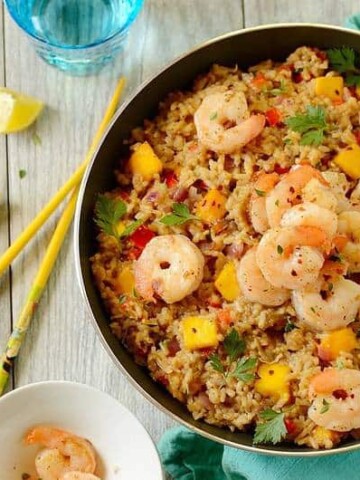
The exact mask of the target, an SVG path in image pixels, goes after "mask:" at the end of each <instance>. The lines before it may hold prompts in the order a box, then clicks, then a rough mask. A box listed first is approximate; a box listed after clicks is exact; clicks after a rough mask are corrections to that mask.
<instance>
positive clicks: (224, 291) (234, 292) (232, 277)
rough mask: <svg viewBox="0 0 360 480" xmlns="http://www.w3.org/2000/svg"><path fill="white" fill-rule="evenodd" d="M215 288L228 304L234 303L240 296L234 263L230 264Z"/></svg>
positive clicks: (222, 271) (218, 277) (224, 268)
mask: <svg viewBox="0 0 360 480" xmlns="http://www.w3.org/2000/svg"><path fill="white" fill-rule="evenodd" d="M215 287H216V288H217V290H218V291H219V292H220V293H221V295H222V296H223V297H224V298H225V300H227V301H228V302H233V301H234V300H236V298H237V297H238V296H239V295H240V288H239V284H238V281H237V276H236V268H235V265H234V262H228V263H226V264H225V265H224V267H223V269H222V270H221V272H220V273H219V275H218V276H217V278H216V280H215Z"/></svg>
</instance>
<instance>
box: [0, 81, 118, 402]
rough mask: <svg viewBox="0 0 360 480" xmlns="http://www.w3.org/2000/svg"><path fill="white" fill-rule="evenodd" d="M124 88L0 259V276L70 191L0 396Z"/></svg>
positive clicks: (6, 362) (6, 356)
mask: <svg viewBox="0 0 360 480" xmlns="http://www.w3.org/2000/svg"><path fill="white" fill-rule="evenodd" d="M124 85H125V79H124V78H123V77H122V78H121V79H120V80H119V82H118V84H117V86H116V88H115V91H114V94H113V96H112V99H111V101H110V103H109V105H108V107H107V109H106V112H105V114H104V117H103V119H102V122H101V124H100V126H99V128H98V130H97V132H96V134H95V136H94V139H93V141H92V143H91V146H90V148H89V150H88V153H87V155H86V157H85V160H84V161H83V163H82V164H81V165H80V167H79V168H78V169H77V170H76V171H75V173H74V174H73V175H72V176H71V177H70V178H69V180H68V181H67V182H66V183H65V184H64V185H63V186H62V187H61V188H60V190H59V191H58V192H57V193H56V194H55V195H54V197H53V198H52V199H51V200H50V201H49V203H48V204H47V205H46V206H45V207H44V208H43V209H42V210H41V212H40V213H39V214H38V215H37V216H36V217H35V218H34V220H33V221H32V222H31V223H30V225H29V226H28V227H27V228H26V229H25V230H24V231H23V232H22V233H21V235H20V236H19V237H18V238H17V239H16V240H15V242H14V243H13V244H12V245H11V246H10V247H9V248H8V249H7V251H6V252H5V253H4V254H3V255H2V256H1V257H0V275H1V274H2V273H3V272H4V271H5V270H6V268H7V267H8V266H9V265H10V264H11V262H12V261H13V260H14V258H15V257H16V256H17V255H18V254H19V253H20V252H21V250H22V249H23V248H24V247H25V245H26V244H27V243H28V242H29V240H30V239H31V238H32V237H33V236H34V235H35V233H36V232H37V231H38V230H39V229H40V227H41V226H42V225H43V224H44V223H45V221H46V220H47V219H48V218H49V217H50V216H51V214H52V213H53V212H54V210H55V209H56V208H57V207H58V206H59V205H60V203H61V202H62V201H63V200H64V199H65V197H66V196H67V195H68V194H69V193H70V191H71V190H73V192H72V194H71V197H70V200H69V202H68V203H67V205H66V207H65V209H64V211H63V214H62V215H61V217H60V220H59V222H58V224H57V226H56V229H55V231H54V233H53V236H52V238H51V240H50V243H49V245H48V247H47V250H46V252H45V255H44V258H43V260H42V262H41V264H40V267H39V270H38V273H37V275H36V277H35V279H34V281H33V284H32V287H31V289H30V292H29V294H28V297H27V299H26V301H25V305H24V307H23V309H22V311H21V313H20V316H19V318H18V320H17V322H16V324H15V327H14V330H13V332H12V333H11V335H10V337H9V340H8V342H7V345H6V348H5V352H4V353H3V355H2V356H1V358H0V396H1V395H2V394H3V393H4V389H5V387H6V384H7V381H8V379H9V376H10V373H11V369H12V367H13V365H14V361H15V359H16V357H17V356H18V354H19V351H20V348H21V345H22V343H23V340H24V338H25V335H26V332H27V330H28V328H29V325H30V322H31V319H32V316H33V314H34V312H35V311H36V307H37V305H38V302H39V300H40V297H41V295H42V293H43V291H44V289H45V287H46V284H47V281H48V279H49V276H50V274H51V272H52V269H53V267H54V264H55V262H56V259H57V256H58V254H59V251H60V249H61V246H62V244H63V242H64V240H65V236H66V233H67V231H68V229H69V227H70V225H71V222H72V219H73V217H74V213H75V207H76V200H77V197H78V194H79V188H80V182H81V179H82V177H83V175H84V172H85V169H86V167H87V165H88V164H89V162H90V160H91V158H92V156H93V154H94V153H95V151H96V147H97V146H98V144H99V142H100V140H101V138H102V136H103V134H104V132H105V130H106V127H107V126H108V124H109V122H110V120H111V119H112V117H113V115H114V113H115V111H116V109H117V106H118V104H119V100H120V97H121V94H122V91H123V89H124Z"/></svg>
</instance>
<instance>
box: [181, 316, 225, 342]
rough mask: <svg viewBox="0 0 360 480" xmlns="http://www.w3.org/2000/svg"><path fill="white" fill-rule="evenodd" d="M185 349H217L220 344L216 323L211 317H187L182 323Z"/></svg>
mask: <svg viewBox="0 0 360 480" xmlns="http://www.w3.org/2000/svg"><path fill="white" fill-rule="evenodd" d="M181 330H182V334H183V339H184V345H185V348H187V349H188V350H196V349H198V348H207V347H216V346H217V344H218V338H217V328H216V323H215V321H214V320H213V319H212V318H209V317H186V318H184V319H183V321H182V322H181Z"/></svg>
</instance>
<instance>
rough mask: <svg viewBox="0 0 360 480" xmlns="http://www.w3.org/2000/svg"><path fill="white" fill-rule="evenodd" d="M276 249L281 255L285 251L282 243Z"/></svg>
mask: <svg viewBox="0 0 360 480" xmlns="http://www.w3.org/2000/svg"><path fill="white" fill-rule="evenodd" d="M276 250H277V253H278V254H279V255H281V254H282V253H283V251H284V249H283V247H282V246H281V245H278V246H277V247H276Z"/></svg>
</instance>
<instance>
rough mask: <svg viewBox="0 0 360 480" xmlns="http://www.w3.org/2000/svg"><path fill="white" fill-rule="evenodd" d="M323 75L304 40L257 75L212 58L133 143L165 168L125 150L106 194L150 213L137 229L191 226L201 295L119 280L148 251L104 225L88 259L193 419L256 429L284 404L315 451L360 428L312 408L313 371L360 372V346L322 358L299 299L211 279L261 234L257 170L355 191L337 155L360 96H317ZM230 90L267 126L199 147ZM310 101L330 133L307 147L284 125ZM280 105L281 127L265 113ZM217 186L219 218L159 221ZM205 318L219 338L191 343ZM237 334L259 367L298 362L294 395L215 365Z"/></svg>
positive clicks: (295, 438) (119, 326) (121, 320)
mask: <svg viewBox="0 0 360 480" xmlns="http://www.w3.org/2000/svg"><path fill="white" fill-rule="evenodd" d="M325 75H326V76H328V77H331V76H336V75H337V74H336V72H333V71H331V70H330V69H329V62H328V58H327V55H326V52H323V51H320V50H317V49H314V48H309V47H301V48H298V49H297V50H296V51H295V52H293V53H292V54H291V55H289V57H288V58H287V59H286V61H285V62H283V63H275V62H273V61H271V60H267V61H264V62H262V63H260V64H258V65H256V66H254V67H251V68H249V69H248V71H241V70H240V69H239V68H238V67H237V66H234V67H232V68H229V67H225V66H221V65H213V66H212V68H211V70H210V71H209V72H207V73H206V74H203V75H201V76H199V77H198V78H196V79H195V81H194V83H193V86H192V88H191V89H189V90H188V91H176V92H173V93H171V94H170V95H169V96H168V97H167V98H166V99H164V101H163V102H161V103H160V105H159V110H158V113H157V116H156V117H155V118H154V119H152V120H145V121H144V125H143V126H142V127H139V128H137V129H135V130H134V131H133V133H132V137H131V138H130V139H129V140H128V141H127V143H128V145H129V156H130V154H131V151H133V150H134V149H135V148H136V146H137V145H138V144H141V143H143V142H145V141H146V142H148V143H149V144H150V145H151V147H152V149H153V150H154V152H155V153H156V155H157V156H158V158H159V159H161V162H162V164H163V166H164V168H163V170H162V172H160V173H157V174H155V175H153V177H152V178H151V179H144V178H143V177H142V176H141V175H138V174H133V173H131V172H130V171H129V170H128V169H127V168H126V162H127V160H128V158H129V157H127V158H124V159H123V163H122V165H121V166H119V169H118V170H116V172H115V178H116V182H117V186H116V188H115V189H114V190H113V191H111V192H107V193H106V196H107V197H108V198H111V199H121V200H122V201H123V202H125V203H126V206H127V213H126V216H125V217H124V219H123V221H124V222H125V224H126V225H128V224H130V223H131V222H133V221H136V220H141V222H142V227H140V228H144V227H145V228H146V229H148V230H149V231H151V232H152V236H153V235H156V236H159V235H167V234H183V235H185V236H187V237H188V238H189V239H190V240H191V241H192V242H193V243H194V244H195V245H196V246H197V247H198V248H199V249H200V251H201V252H202V254H203V256H204V259H205V267H204V276H203V280H202V282H201V284H200V287H199V288H198V289H197V290H196V291H194V292H193V293H191V294H190V295H188V296H186V297H185V298H184V299H183V300H181V301H178V302H175V303H172V304H167V303H166V302H164V301H162V300H161V298H156V301H154V302H149V301H145V300H143V299H142V298H141V296H140V295H139V294H138V292H136V289H132V290H131V291H125V292H124V287H123V285H122V284H120V283H121V282H119V276H120V274H121V272H123V271H124V269H128V270H129V271H132V270H133V266H134V264H135V262H136V261H137V259H138V258H139V255H141V250H142V248H143V246H140V247H139V246H136V245H134V243H133V242H132V241H131V237H126V236H125V237H121V238H120V239H119V238H116V235H115V236H114V235H109V234H108V233H105V232H104V231H99V232H98V234H97V249H96V253H95V254H94V255H93V257H92V258H91V264H92V271H93V276H94V281H95V282H96V285H97V288H98V290H99V292H100V295H101V297H102V300H103V302H104V304H105V306H106V310H107V312H108V315H109V322H110V325H111V329H112V331H113V333H114V335H116V337H117V338H118V339H119V341H121V342H122V343H123V344H124V345H125V347H126V348H127V349H128V350H129V351H130V352H131V353H132V355H133V356H134V358H135V360H136V362H138V363H139V364H141V365H144V366H145V367H146V368H147V369H148V371H149V373H150V375H151V376H152V378H153V379H154V380H155V381H156V382H159V383H160V384H161V385H163V387H164V388H166V389H167V390H168V391H169V392H170V393H171V395H172V396H174V397H175V398H176V399H178V400H179V401H180V402H182V403H184V404H185V405H186V407H187V408H188V410H189V411H190V412H191V413H192V415H193V417H194V418H195V419H197V420H200V419H201V420H203V421H205V422H207V423H209V424H213V425H218V426H222V427H226V428H229V429H231V430H232V431H235V430H237V429H238V430H241V431H253V429H254V427H255V426H256V424H257V423H259V419H260V418H261V416H260V415H261V412H263V411H264V410H266V409H272V410H274V411H282V409H284V410H283V411H285V412H286V421H285V426H286V430H287V431H286V434H285V435H284V439H285V440H286V441H291V442H295V443H296V444H297V445H304V446H309V447H312V448H315V449H318V448H332V447H333V446H335V445H336V444H338V443H339V442H341V441H343V440H344V439H345V438H347V437H349V435H353V436H354V437H356V435H357V431H356V430H353V431H351V432H341V433H340V432H336V431H330V430H327V429H325V428H322V427H319V426H318V425H316V424H315V423H314V422H313V421H312V420H311V419H310V418H309V417H308V415H307V412H308V409H309V406H310V403H311V401H310V399H309V393H308V390H309V382H310V380H311V378H313V377H314V375H316V374H318V373H319V372H321V371H322V370H323V369H324V367H329V366H332V367H339V365H340V366H341V368H352V369H357V370H358V369H359V366H360V359H359V350H358V349H357V348H355V349H353V350H352V351H350V352H340V353H339V355H338V356H337V358H336V359H334V360H331V361H324V360H323V359H321V358H319V354H318V347H319V342H320V339H321V332H317V331H313V330H312V329H310V328H308V327H307V326H306V325H304V324H303V323H302V322H299V320H298V318H297V316H296V313H295V310H294V307H293V305H292V303H291V301H290V300H288V301H286V302H285V303H284V304H283V305H281V306H278V307H267V306H264V305H262V304H260V303H253V302H250V301H248V300H247V299H246V298H245V296H243V295H241V294H240V295H238V297H237V298H236V299H235V300H234V301H227V300H225V299H224V297H223V296H222V295H221V293H220V292H219V290H218V289H217V288H216V287H215V285H214V282H215V280H216V278H217V277H218V275H219V273H220V272H221V270H222V268H223V267H224V265H225V264H226V263H227V262H228V261H229V259H235V260H236V257H237V256H238V254H239V249H240V250H241V249H243V251H246V250H248V249H249V248H250V247H252V246H254V245H256V244H258V242H259V239H260V238H261V235H260V234H258V233H256V232H255V231H254V228H253V226H252V224H251V222H250V220H249V215H248V203H249V196H250V194H251V191H252V188H253V187H252V182H253V178H254V175H256V174H258V173H259V172H260V171H264V172H266V173H270V172H274V171H275V172H277V173H278V174H279V175H283V174H285V173H286V172H287V171H288V170H289V169H290V168H291V167H292V166H293V165H296V164H303V163H307V164H310V165H312V166H313V167H315V168H316V169H317V170H319V171H321V172H325V171H333V172H336V173H337V174H338V176H337V177H336V184H337V187H338V188H340V189H341V190H342V192H343V193H344V194H346V195H347V197H349V196H350V194H351V192H352V191H353V190H354V188H355V187H356V181H354V180H352V179H351V178H350V177H349V176H346V175H345V174H344V173H343V172H342V170H341V169H340V168H339V167H338V166H337V164H336V163H335V162H334V161H333V159H334V157H335V155H336V153H337V152H338V151H339V149H341V148H344V147H346V146H347V145H352V144H356V143H357V140H358V138H359V137H357V132H358V131H359V130H360V125H359V123H360V122H359V117H360V103H359V100H358V98H357V94H356V91H355V88H347V87H345V88H344V94H343V98H342V101H341V102H334V101H333V100H332V99H331V98H328V97H327V96H324V95H317V94H316V93H315V89H314V81H315V79H316V78H317V77H321V76H325ZM224 89H225V90H229V91H232V92H243V93H244V94H245V96H246V100H247V103H248V107H249V111H250V113H252V114H258V113H263V114H265V115H266V118H267V123H266V126H265V128H264V130H263V132H262V133H261V135H259V136H257V137H256V138H255V139H254V140H252V141H251V142H249V143H248V144H246V145H245V146H243V147H242V148H241V149H239V151H237V152H235V153H227V154H220V153H216V152H214V151H210V150H208V149H206V148H204V147H203V146H202V145H201V144H199V142H198V138H197V132H196V128H195V125H194V114H195V112H196V111H197V109H198V108H199V107H200V105H201V103H202V101H203V99H204V98H205V97H206V96H208V95H210V94H212V93H214V92H217V91H224ZM309 105H312V106H320V107H323V108H324V109H325V111H326V120H327V131H326V134H325V136H324V139H323V141H322V142H321V143H320V144H319V145H304V144H302V142H301V133H299V132H297V131H294V130H291V129H290V128H289V127H288V125H287V124H286V121H285V120H286V119H287V118H290V117H292V116H295V115H297V114H299V113H304V112H305V111H306V108H307V106H309ZM274 109H275V110H276V114H277V121H276V122H275V123H274V121H272V119H271V117H269V116H268V115H267V112H269V111H273V110H274ZM124 165H125V168H124ZM210 189H218V190H219V191H220V192H221V193H222V194H223V195H224V196H225V197H226V204H225V207H226V215H225V216H224V217H223V218H222V219H220V220H219V221H217V222H212V223H206V222H200V221H189V222H184V223H183V224H179V225H172V226H171V225H170V226H169V225H166V224H164V223H162V222H160V220H161V219H162V218H163V217H164V216H165V215H168V214H169V213H171V211H172V208H173V204H174V202H179V203H184V204H185V205H186V206H187V207H188V208H189V211H190V212H192V213H193V212H194V211H195V207H196V205H198V204H199V203H200V202H201V201H202V199H203V198H204V195H205V194H206V192H207V191H209V190H210ZM130 284H131V281H130V280H129V285H130ZM129 288H130V287H129ZM176 288H177V286H176V279H174V289H176ZM125 290H126V289H125ZM199 315H200V316H206V317H209V318H212V319H213V320H214V322H215V323H216V324H217V339H218V343H217V345H216V346H215V347H213V348H212V347H208V348H198V349H192V350H190V349H188V348H186V347H185V345H184V338H183V332H182V329H181V322H182V320H183V319H184V318H185V317H189V316H199ZM224 318H226V322H225V323H224V322H223V319H224ZM358 327H359V323H358V321H357V320H356V321H354V322H353V323H351V324H350V325H349V328H351V329H352V330H353V331H354V332H355V333H357V331H358ZM233 330H235V331H236V332H237V334H238V338H241V339H243V340H244V341H245V343H246V347H245V352H244V355H245V356H246V358H255V359H256V360H257V365H258V366H259V365H261V364H262V365H272V364H276V363H280V364H284V365H288V366H289V367H290V368H289V370H290V372H289V375H288V385H289V392H290V394H289V396H288V398H287V400H286V401H285V402H284V401H283V400H282V399H279V398H277V397H276V396H274V395H264V394H262V393H259V391H258V389H256V388H255V385H256V381H257V379H258V373H257V371H256V370H255V372H254V375H253V376H252V377H251V378H250V380H249V381H242V380H241V379H239V378H238V377H236V376H235V375H224V372H223V371H222V367H221V368H216V366H215V368H214V362H213V361H212V360H213V359H214V355H216V356H217V358H219V359H220V360H224V359H225V357H226V355H225V353H224V340H225V339H226V337H227V335H228V334H229V332H230V331H233ZM224 362H226V360H224ZM260 423H261V420H260Z"/></svg>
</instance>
